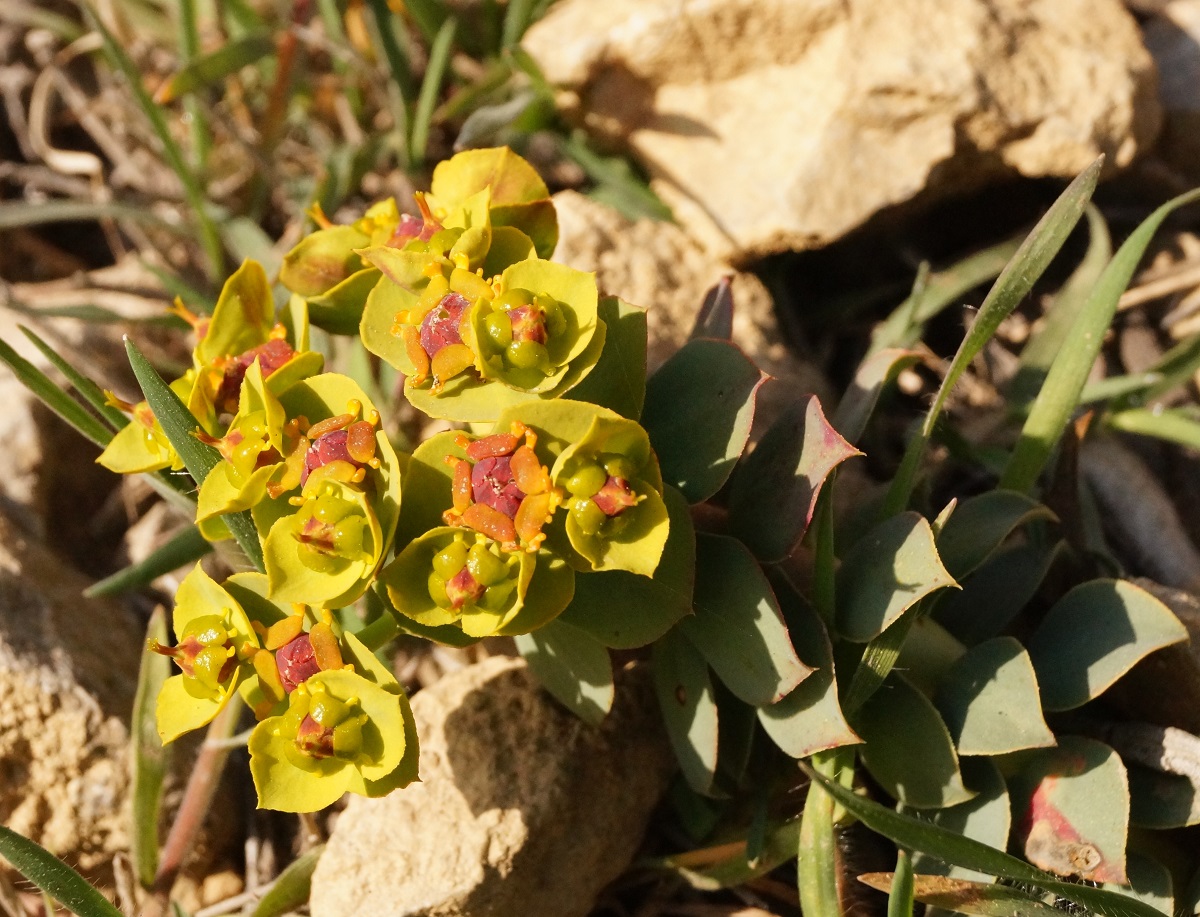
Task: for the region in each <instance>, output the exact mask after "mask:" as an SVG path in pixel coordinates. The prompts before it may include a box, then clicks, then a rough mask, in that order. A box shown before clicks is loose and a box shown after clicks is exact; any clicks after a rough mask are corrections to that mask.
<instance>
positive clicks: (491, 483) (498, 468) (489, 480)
mask: <svg viewBox="0 0 1200 917" xmlns="http://www.w3.org/2000/svg"><path fill="white" fill-rule="evenodd" d="M471 497H472V498H473V499H474V501H475V502H476V503H482V504H484V505H485V506H490V507H491V508H492V509H494V510H498V511H499V512H502V513H504V515H506V516H508V518H509V519H513V518H515V517H516V515H517V510H518V509H520V507H521V501H522V500H523V499H525V494H524V492H522V490H521V488H520V487H518V486H517V482H516V480H515V479H514V478H513V470H512V458H511V457H510V456H507V455H498V456H495V457H489V458H484V459H480V460H479V461H478V462H476V463H475V466H474V467H473V468H472V469H471Z"/></svg>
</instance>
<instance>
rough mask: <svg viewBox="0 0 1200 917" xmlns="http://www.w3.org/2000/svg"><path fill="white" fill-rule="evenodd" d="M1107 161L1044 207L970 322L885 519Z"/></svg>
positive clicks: (903, 501) (908, 491) (907, 491)
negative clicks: (954, 396)
mask: <svg viewBox="0 0 1200 917" xmlns="http://www.w3.org/2000/svg"><path fill="white" fill-rule="evenodd" d="M1103 165H1104V157H1103V156H1101V157H1100V158H1098V159H1097V160H1096V161H1095V162H1093V163H1092V164H1091V165H1090V166H1088V167H1087V168H1086V169H1085V170H1084V171H1083V172H1081V173H1080V174H1079V176H1078V177H1077V178H1076V179H1075V180H1074V181H1073V182H1071V184H1070V185H1068V186H1067V189H1066V190H1065V191H1063V193H1062V194H1061V195H1060V196H1059V198H1058V200H1056V201H1055V202H1054V204H1053V205H1052V206H1051V207H1050V209H1049V210H1048V211H1046V214H1045V216H1043V217H1042V218H1041V219H1040V220H1038V223H1037V225H1036V226H1034V227H1033V231H1032V232H1031V233H1030V234H1029V235H1028V236H1027V237H1026V239H1025V241H1024V242H1022V243H1021V247H1020V248H1018V249H1017V253H1016V254H1015V255H1013V258H1012V260H1011V261H1009V262H1008V264H1007V265H1006V266H1005V268H1004V270H1003V271H1001V272H1000V276H999V277H998V278H996V282H995V283H994V284H993V285H992V288H991V290H989V291H988V294H987V297H986V298H985V299H984V301H983V305H982V306H980V307H979V313H978V314H977V315H976V316H975V321H974V322H972V323H971V327H970V329H968V331H967V334H966V337H964V338H963V342H962V344H960V345H959V348H958V352H957V353H956V354H955V355H954V360H953V361H952V362H951V364H950V369H949V371H948V372H947V373H946V378H945V379H943V380H942V384H941V387H940V388H938V391H937V395H936V396H935V397H934V399H933V404H932V405H931V406H930V408H929V412H928V413H927V414H926V415H925V422H924V424H922V426H921V431H920V434H919V435H917V436H915V437H913V439H912V440H911V441H910V442H909V445H908V449H907V450H906V451H905V453H904V459H903V460H902V461H901V463H900V469H899V470H898V471H897V472H896V477H895V479H894V480H893V481H892V486H891V488H890V490H889V491H888V495H887V499H886V500H885V501H884V509H883V513H882V515H883V517H884V518H887V517H888V516H893V515H895V514H896V513H898V512H901V511H902V510H903V509H904V507H905V506H907V505H908V499H909V497H910V496H911V495H912V489H913V484H914V482H915V480H916V476H917V469H918V468H919V467H920V464H921V458H922V457H923V456H924V454H925V447H926V446H927V445H928V443H929V439H930V437H931V436H932V435H933V430H934V427H936V426H937V422H938V419H939V418H940V417H941V413H942V408H943V407H944V406H945V404H946V399H947V398H948V397H949V396H950V392H951V390H952V389H953V388H954V386H955V384H956V383H957V382H958V380H959V378H960V377H961V376H962V374H963V373H964V372H966V369H967V367H968V366H969V365H970V363H971V361H972V360H974V359H975V357H976V356H977V355H978V354H979V352H980V351H981V350H982V349H983V346H984V345H985V344H986V343H987V342H988V341H989V340H990V339H991V337H992V335H993V334H995V333H996V329H997V328H999V327H1000V323H1001V322H1002V321H1003V320H1004V319H1005V318H1006V317H1007V316H1008V315H1009V314H1010V313H1011V312H1012V311H1013V309H1015V308H1016V307H1017V306H1018V305H1019V304H1020V302H1021V300H1022V299H1024V298H1025V296H1026V295H1027V294H1028V293H1029V291H1030V289H1032V287H1033V284H1034V283H1035V282H1036V281H1037V279H1038V278H1039V277H1041V276H1042V273H1043V272H1044V271H1045V270H1046V268H1047V267H1049V265H1050V262H1051V261H1052V260H1053V258H1054V256H1055V255H1056V254H1058V251H1059V249H1061V248H1062V246H1063V243H1064V242H1066V241H1067V236H1069V235H1070V234H1071V230H1073V229H1074V228H1075V224H1076V223H1078V222H1079V218H1080V217H1082V216H1083V208H1084V207H1085V206H1086V205H1087V203H1088V201H1089V200H1090V199H1091V196H1092V192H1093V191H1094V190H1095V189H1096V182H1097V180H1098V179H1099V178H1100V168H1101V166H1103Z"/></svg>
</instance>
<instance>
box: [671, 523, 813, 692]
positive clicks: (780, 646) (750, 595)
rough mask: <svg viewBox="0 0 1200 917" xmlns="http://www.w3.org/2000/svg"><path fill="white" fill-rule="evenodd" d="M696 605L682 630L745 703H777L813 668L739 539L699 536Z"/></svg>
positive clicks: (683, 622) (684, 620) (751, 557)
mask: <svg viewBox="0 0 1200 917" xmlns="http://www.w3.org/2000/svg"><path fill="white" fill-rule="evenodd" d="M694 607H695V612H696V613H695V615H693V616H692V617H690V618H684V619H683V621H681V622H680V624H679V627H680V629H681V630H682V631H683V632H684V633H685V634H687V636H688V639H689V640H691V641H692V643H694V644H695V645H696V647H697V648H698V649H699V650H700V652H701V653H703V654H704V658H705V659H706V660H707V661H708V664H709V665H711V666H712V667H713V669H714V671H716V673H717V675H719V676H720V678H721V681H723V682H724V683H725V685H726V686H728V688H729V689H730V690H731V691H732V692H733V693H734V694H735V695H736V696H737V697H739V698H741V699H742V700H743V701H745V702H746V703H748V704H753V705H754V706H757V707H761V706H763V705H765V704H773V703H775V702H776V701H778V700H779V699H780V698H782V697H785V696H786V695H787V694H788V693H790V692H791V691H792V689H793V688H795V687H796V685H798V684H800V683H801V682H802V681H803V680H804V679H805V678H806V677H807V676H808V675H809V674H811V673H812V669H810V668H809V667H808V666H806V665H805V664H804V663H803V662H801V661H800V659H799V657H798V656H797V655H796V651H795V650H794V649H793V648H792V643H791V640H790V638H789V636H788V632H787V626H786V625H785V624H784V621H783V615H782V614H781V613H780V610H779V604H778V602H777V601H776V599H775V593H774V592H773V591H772V590H771V584H770V583H769V582H767V579H766V577H765V576H764V575H763V572H762V570H761V569H760V568H759V566H758V564H757V563H756V562H755V560H754V557H753V555H751V554H750V552H749V551H748V550H746V548H745V546H743V545H742V543H741V542H739V541H737V540H736V539H733V538H727V537H725V536H724V535H708V534H704V533H701V534H698V535H697V536H696V593H695V599H694Z"/></svg>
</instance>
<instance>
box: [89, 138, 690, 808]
mask: <svg viewBox="0 0 1200 917" xmlns="http://www.w3.org/2000/svg"><path fill="white" fill-rule="evenodd" d="M417 201H418V204H419V206H420V211H421V214H420V216H419V217H414V216H412V215H408V214H401V213H400V212H399V211H398V209H397V207H396V205H395V202H394V201H391V200H388V201H385V202H383V203H380V204H376V205H375V206H373V207H372V208H371V209H370V210H368V211H367V213H366V214H365V215H364V216H363V217H362V218H361V219H360V220H358V221H357V222H355V223H353V224H351V225H332V224H330V223H329V221H328V220H326V219H325V218H324V217H323V215H322V214H320V213H319V212H317V213H316V214H315V216H316V218H317V221H318V223H319V224H320V227H321V228H319V229H317V230H316V231H315V232H313V233H312V234H311V235H309V236H308V237H307V238H305V239H304V240H303V241H302V242H301V243H300V244H299V245H298V246H296V248H295V249H294V250H293V251H292V252H290V253H289V254H288V255H287V257H286V259H285V262H284V266H283V269H282V271H281V273H280V278H279V280H280V282H281V283H282V285H283V286H284V287H286V288H287V289H288V290H289V291H290V293H291V296H290V300H289V301H288V302H287V303H286V305H285V307H284V308H283V309H282V310H279V313H278V314H277V310H276V306H275V297H274V294H273V290H272V285H271V283H270V281H269V280H268V278H267V276H266V273H265V271H264V270H263V268H262V267H261V266H260V265H259V264H257V263H255V262H253V261H247V262H246V263H244V264H243V265H242V266H241V268H240V269H239V270H238V271H237V272H236V273H235V274H234V275H233V276H232V277H230V278H229V280H228V282H227V283H226V284H225V286H224V289H223V290H222V293H221V296H220V298H219V300H218V302H217V305H216V308H215V310H214V311H213V313H212V314H211V316H197V315H194V314H192V313H191V312H190V311H188V310H187V309H186V308H184V306H183V305H182V304H177V306H176V311H177V312H178V314H180V315H182V316H183V317H184V318H186V319H187V320H188V321H189V322H190V323H191V324H192V325H193V327H194V330H195V347H194V350H193V361H192V366H191V368H190V369H189V370H188V371H187V372H186V373H185V375H184V376H182V377H181V378H179V379H177V380H175V381H174V382H173V383H171V385H170V388H171V390H172V391H173V392H174V393H175V395H177V396H178V398H179V400H180V401H181V402H183V404H185V405H186V406H187V408H188V409H189V411H190V412H191V414H192V415H193V417H194V418H195V421H196V424H197V427H196V429H195V430H194V433H193V434H192V435H193V436H194V437H195V438H197V439H199V440H200V441H201V442H203V443H205V444H207V445H209V446H211V447H214V448H215V449H216V450H217V452H218V453H219V455H220V461H219V462H218V463H217V464H216V465H215V467H213V468H212V469H211V471H210V472H209V473H208V474H207V475H206V476H205V477H204V479H203V481H202V483H201V485H200V489H199V492H198V498H197V516H196V521H197V524H198V525H199V527H200V530H201V532H202V533H203V534H204V535H205V537H206V538H208V539H209V540H210V541H220V540H222V539H226V538H230V537H231V531H230V528H229V526H228V524H227V520H228V514H231V513H243V514H244V513H248V514H249V517H250V518H251V519H252V520H253V528H254V530H255V532H256V534H257V537H258V540H259V543H260V545H261V554H262V559H263V570H262V572H258V571H253V572H240V573H236V574H234V575H232V576H230V577H229V578H228V579H226V580H225V582H223V583H218V582H216V581H214V580H213V579H212V578H211V577H210V576H208V575H207V574H206V573H205V572H204V570H202V569H201V568H200V566H199V565H197V567H196V568H195V569H194V570H193V571H192V572H191V573H190V574H189V575H188V576H187V577H186V579H185V580H184V581H183V583H182V585H181V586H180V588H179V590H178V594H177V595H176V600H175V609H174V615H173V627H174V632H175V635H176V643H175V645H174V646H163V645H161V644H158V643H152V645H151V649H153V650H155V651H156V652H159V653H164V654H167V655H170V656H171V657H173V658H174V661H175V662H176V663H177V665H178V668H179V670H180V671H179V674H177V675H175V676H173V677H171V678H170V679H168V680H167V681H166V683H165V684H164V686H163V688H162V691H161V693H160V695H159V698H158V703H157V719H158V730H159V733H160V735H161V737H162V739H163V740H164V741H171V740H174V739H175V738H177V737H179V736H180V735H182V734H184V733H186V732H189V731H191V730H194V729H197V728H199V727H202V726H204V725H206V724H207V723H209V722H210V721H211V720H212V719H213V718H214V717H215V716H216V715H217V714H218V712H220V711H221V710H222V708H223V707H224V706H225V705H226V704H227V703H228V702H229V701H230V699H231V697H232V696H233V695H234V693H235V692H238V693H240V695H241V697H242V699H244V701H245V702H246V703H247V705H248V706H249V707H250V709H251V710H253V712H254V715H255V717H256V718H257V719H258V725H257V726H256V727H255V728H254V730H253V732H252V734H251V737H250V740H249V750H250V756H251V758H250V766H251V771H252V774H253V777H254V782H255V786H256V788H257V791H258V796H259V802H260V805H262V806H264V807H267V808H273V809H282V810H287V811H311V810H316V809H319V808H322V807H324V806H326V805H328V804H330V803H331V802H333V801H335V800H336V799H337V798H338V797H340V796H341V795H342V793H344V792H347V791H349V792H354V793H360V794H363V795H367V796H378V795H382V794H384V793H387V792H390V791H391V790H393V789H395V788H397V787H401V786H404V785H406V784H408V783H410V782H412V781H413V780H415V779H416V777H417V737H416V734H415V730H414V728H413V722H412V715H411V712H410V709H409V706H408V701H407V699H406V698H405V695H404V692H403V691H402V689H401V687H400V685H399V684H398V683H397V681H396V679H395V677H394V676H393V675H392V673H391V672H390V671H389V669H388V668H387V667H386V666H384V665H382V664H381V663H380V662H379V661H378V659H377V658H376V657H375V655H374V654H373V652H372V649H373V648H372V647H368V646H367V645H365V644H364V642H362V641H361V640H360V639H358V637H356V636H355V634H354V633H351V632H349V631H347V630H346V629H345V628H343V626H342V624H341V620H342V619H341V618H340V616H339V615H337V614H335V611H336V610H337V609H341V608H345V607H346V606H349V605H352V604H353V603H355V602H356V601H357V600H359V599H360V598H361V597H363V596H364V594H366V593H367V591H368V590H369V589H370V590H372V593H373V594H374V595H376V596H379V597H380V598H383V597H386V599H387V600H388V602H389V603H390V606H391V608H390V609H386V608H385V609H384V611H383V614H384V615H385V616H388V618H389V619H390V620H399V621H400V622H401V625H400V626H401V627H402V628H403V629H404V630H406V631H408V632H411V633H416V634H420V635H423V636H428V637H432V638H433V639H440V640H442V641H443V642H450V643H461V642H462V641H464V640H470V639H478V638H483V637H488V636H493V635H520V634H528V633H530V632H531V631H533V630H535V629H537V628H539V627H542V626H543V625H545V624H547V623H548V622H550V621H552V620H553V619H554V618H555V617H557V616H558V615H559V614H560V613H561V612H562V611H563V610H564V609H565V608H566V607H567V605H568V604H569V603H570V601H571V598H572V596H573V594H574V584H575V576H576V575H577V573H584V574H586V573H590V572H594V571H612V570H622V571H627V572H628V573H630V574H634V575H640V576H646V577H649V576H651V575H652V574H653V573H654V571H655V569H656V567H657V566H658V564H659V560H660V557H661V555H662V553H663V548H664V545H665V543H666V540H667V532H668V527H669V526H668V513H667V509H666V506H665V504H664V501H663V483H662V478H661V476H660V473H659V470H658V463H657V460H656V458H655V455H654V452H653V450H652V449H651V446H650V441H649V438H648V437H647V434H646V432H645V431H644V430H643V429H642V428H641V427H640V426H639V425H638V424H637V423H636V422H634V421H633V420H629V419H627V418H625V417H623V416H621V415H620V414H618V413H616V412H614V411H612V410H609V409H607V408H605V407H601V406H600V405H598V404H594V403H589V402H585V401H578V400H570V399H569V393H570V390H571V389H572V388H573V387H575V386H576V385H578V384H579V383H580V382H581V381H582V380H583V379H585V378H586V377H587V376H588V374H589V373H590V372H591V371H592V370H593V368H594V367H595V366H596V365H597V361H598V360H599V358H600V355H601V352H602V350H603V348H604V343H605V332H606V327H605V323H604V321H602V320H601V318H600V309H599V303H600V299H599V296H598V294H597V289H596V283H595V278H594V276H593V275H592V274H588V273H583V272H580V271H577V270H573V269H571V268H569V267H566V266H563V265H561V264H557V263H553V262H551V261H549V260H546V259H548V257H549V255H550V254H551V253H552V251H553V248H554V245H555V243H556V241H557V224H556V220H555V214H554V209H553V206H552V204H551V202H550V200H549V196H548V192H547V189H546V186H545V185H544V184H543V182H542V181H541V179H540V178H538V176H537V175H536V173H535V172H534V171H533V170H532V169H531V168H530V167H529V166H528V164H526V163H525V162H524V161H523V160H521V159H520V158H519V157H517V156H515V155H514V154H512V153H511V152H509V151H508V150H502V149H498V150H477V151H472V152H469V153H466V154H460V155H459V156H457V157H455V158H454V159H452V160H450V161H448V162H445V163H443V164H442V165H441V166H439V167H438V169H437V171H436V172H435V173H434V178H433V185H432V190H431V192H430V193H429V194H428V195H420V194H418V195H417ZM310 321H311V322H312V323H313V324H315V325H317V326H320V327H323V328H324V329H326V330H328V331H330V332H333V333H342V334H346V333H358V334H361V337H362V342H363V345H364V347H365V348H366V349H367V350H368V351H370V352H371V353H372V354H375V355H377V356H378V357H379V358H380V359H381V360H383V361H385V362H386V363H388V364H389V365H391V366H392V367H394V368H395V369H396V370H398V371H399V372H400V373H402V374H403V375H404V380H405V381H404V394H405V397H406V398H407V399H408V400H409V402H411V404H413V405H414V406H415V407H416V408H418V409H419V410H421V411H422V412H424V413H425V414H427V415H429V416H431V417H435V418H441V419H445V420H450V421H456V422H460V426H462V427H464V429H461V430H452V431H449V432H443V433H440V434H437V435H435V436H433V437H432V438H430V439H428V440H427V441H425V442H424V443H422V444H421V445H420V446H419V447H418V448H417V449H416V450H415V451H414V452H413V454H412V455H404V454H397V452H396V451H395V450H394V448H393V446H392V445H391V443H390V442H389V440H388V437H387V436H386V435H385V433H384V432H383V430H382V428H381V427H382V424H381V417H380V413H379V411H378V410H377V408H376V406H375V405H373V404H372V403H371V400H370V399H369V398H368V396H367V395H366V393H365V392H364V391H363V390H362V388H361V387H360V386H359V385H358V384H356V383H355V382H354V381H353V380H352V379H351V378H349V377H347V376H345V375H339V374H337V373H325V372H322V370H323V363H324V361H323V357H322V355H321V354H320V353H318V352H316V351H314V350H311V349H310V341H309V322H310ZM119 406H120V407H122V408H123V409H125V410H127V411H128V412H129V413H130V414H131V415H132V422H131V423H129V424H128V426H126V427H125V428H124V429H123V430H122V431H121V432H120V433H119V434H118V435H117V436H116V437H115V438H114V439H113V440H112V442H111V444H110V445H109V447H108V448H107V449H106V450H105V451H104V453H103V454H102V455H101V457H100V462H101V463H102V464H104V465H105V466H106V467H108V468H110V469H112V470H114V471H118V472H124V473H137V472H150V471H156V470H162V469H176V470H178V469H181V468H182V467H183V461H182V459H181V458H180V456H179V455H178V454H177V452H176V450H175V449H174V448H173V447H172V444H171V440H170V439H169V438H168V436H167V435H165V433H164V430H163V427H162V426H161V424H160V420H159V418H156V417H155V414H154V412H153V411H152V410H151V409H150V407H149V406H148V405H147V403H146V402H142V403H141V404H137V405H128V404H123V403H121V404H120V405H119ZM393 616H396V617H393Z"/></svg>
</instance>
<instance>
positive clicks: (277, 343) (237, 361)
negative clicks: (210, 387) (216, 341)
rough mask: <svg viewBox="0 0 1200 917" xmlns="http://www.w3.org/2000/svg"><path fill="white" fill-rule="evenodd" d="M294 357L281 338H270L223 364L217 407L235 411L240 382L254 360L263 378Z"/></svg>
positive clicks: (292, 351)
mask: <svg viewBox="0 0 1200 917" xmlns="http://www.w3.org/2000/svg"><path fill="white" fill-rule="evenodd" d="M295 355H296V352H295V351H294V350H292V347H291V345H290V344H288V342H287V341H285V340H283V339H282V338H272V339H271V340H269V341H267V342H266V343H265V344H260V345H259V346H257V347H254V348H252V349H250V350H247V351H246V352H245V353H243V354H241V355H240V356H236V357H234V358H233V359H232V360H230V361H229V362H228V363H227V364H225V372H224V375H223V376H222V377H221V386H220V388H219V389H217V405H218V406H219V407H220V408H222V409H223V410H226V411H236V410H237V405H238V398H239V396H240V395H241V392H242V382H243V381H244V380H245V378H246V370H248V369H249V368H250V364H252V363H253V362H254V361H255V360H258V364H259V366H260V367H262V374H263V378H264V379H265V378H267V376H269V375H271V373H273V372H275V370H277V369H279V367H281V366H283V364H284V363H286V362H287V361H288V360H290V359H291V358H292V357H294V356H295Z"/></svg>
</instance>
